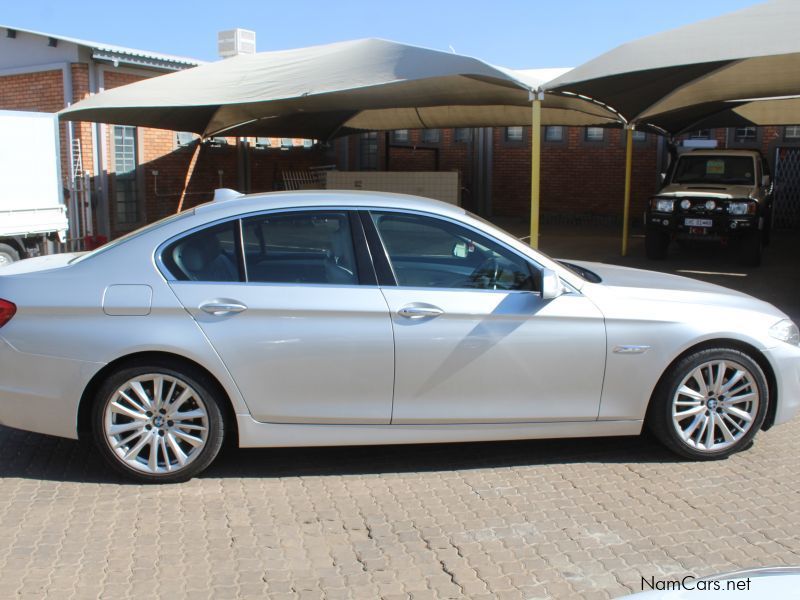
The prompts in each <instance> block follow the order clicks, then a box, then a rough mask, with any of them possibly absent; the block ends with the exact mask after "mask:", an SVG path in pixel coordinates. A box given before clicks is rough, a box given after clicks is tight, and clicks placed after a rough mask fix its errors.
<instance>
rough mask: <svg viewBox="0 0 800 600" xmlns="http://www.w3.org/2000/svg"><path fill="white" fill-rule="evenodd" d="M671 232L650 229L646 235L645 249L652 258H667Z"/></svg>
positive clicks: (648, 256)
mask: <svg viewBox="0 0 800 600" xmlns="http://www.w3.org/2000/svg"><path fill="white" fill-rule="evenodd" d="M668 248H669V234H668V233H665V232H663V231H659V230H658V229H648V230H647V231H646V232H645V235H644V249H645V253H646V254H647V258H649V259H650V260H663V259H665V258H667V249H668Z"/></svg>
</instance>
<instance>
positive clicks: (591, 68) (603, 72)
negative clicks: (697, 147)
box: [544, 0, 800, 133]
mask: <svg viewBox="0 0 800 600" xmlns="http://www.w3.org/2000/svg"><path fill="white" fill-rule="evenodd" d="M798 30H800V2H798V0H773V1H772V2H767V3H765V4H757V5H755V6H752V7H749V8H746V9H744V10H740V11H737V12H734V13H730V14H726V15H722V16H720V17H716V18H713V19H708V20H705V21H700V22H698V23H693V24H691V25H687V26H685V27H680V28H678V29H674V30H671V31H665V32H663V33H659V34H656V35H651V36H648V37H645V38H642V39H639V40H636V41H633V42H630V43H627V44H624V45H622V46H619V47H618V48H615V49H613V50H611V51H610V52H606V53H605V54H602V55H601V56H599V57H597V58H595V59H593V60H590V61H589V62H587V63H585V64H583V65H581V66H579V67H577V68H575V69H573V70H571V71H569V72H568V73H565V74H564V75H561V76H560V77H558V78H556V79H555V80H553V81H550V82H548V83H546V84H544V87H545V89H546V90H548V91H551V92H553V93H558V92H561V93H563V92H569V93H572V94H581V95H585V96H588V97H590V98H593V99H595V100H598V101H602V102H603V103H606V104H608V105H609V106H613V107H614V108H615V109H616V110H618V111H619V112H620V113H621V114H622V115H623V116H624V117H625V119H626V120H627V121H629V122H631V123H635V124H651V125H654V126H657V127H660V128H662V129H664V130H666V131H668V132H670V133H679V132H681V131H683V130H686V129H691V128H693V127H694V128H696V127H697V124H698V123H701V122H706V123H708V122H712V121H715V122H717V123H718V125H717V126H726V125H728V124H729V123H739V122H743V121H742V118H743V115H744V114H750V115H751V116H752V118H753V120H750V121H749V123H750V124H753V125H767V124H777V123H781V124H784V123H787V124H788V123H796V122H800V113H797V112H793V111H789V109H790V108H791V107H792V104H786V103H775V102H771V103H769V104H766V105H762V106H760V107H758V108H756V107H750V108H747V109H741V108H739V107H741V106H742V105H744V104H751V105H752V104H753V102H749V103H746V102H737V100H739V99H742V98H746V99H762V98H773V97H776V96H788V95H797V94H800V36H798V33H797V32H798ZM795 106H796V105H795ZM771 110H774V111H775V112H770V111H771Z"/></svg>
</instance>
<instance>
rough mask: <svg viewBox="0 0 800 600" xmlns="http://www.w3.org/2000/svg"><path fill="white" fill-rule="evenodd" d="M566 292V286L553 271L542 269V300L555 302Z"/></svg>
mask: <svg viewBox="0 0 800 600" xmlns="http://www.w3.org/2000/svg"><path fill="white" fill-rule="evenodd" d="M564 292H565V289H564V284H563V283H562V282H561V279H560V278H559V276H558V274H557V273H556V272H555V271H553V270H552V269H542V299H543V300H553V299H555V298H558V297H559V296H561V295H562V294H563V293H564Z"/></svg>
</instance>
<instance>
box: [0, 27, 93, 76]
mask: <svg viewBox="0 0 800 600" xmlns="http://www.w3.org/2000/svg"><path fill="white" fill-rule="evenodd" d="M65 62H78V46H77V45H76V44H71V43H68V42H63V41H61V40H59V42H58V46H56V47H55V48H51V47H50V46H48V45H47V37H44V36H39V35H32V34H30V33H23V32H21V31H18V32H17V37H16V38H9V37H8V36H7V30H6V29H5V28H2V27H0V74H2V71H4V70H8V69H23V68H24V67H35V66H39V65H52V64H57V63H65Z"/></svg>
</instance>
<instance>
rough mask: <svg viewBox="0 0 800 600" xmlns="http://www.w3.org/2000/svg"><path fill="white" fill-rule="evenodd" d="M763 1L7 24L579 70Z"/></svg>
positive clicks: (200, 3) (229, 9)
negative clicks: (377, 43) (346, 46)
mask: <svg viewBox="0 0 800 600" xmlns="http://www.w3.org/2000/svg"><path fill="white" fill-rule="evenodd" d="M757 3H758V2H756V1H755V0H669V1H667V2H655V1H653V0H603V1H601V0H544V1H543V0H527V1H525V0H481V1H476V0H461V1H454V0H393V1H386V0H326V1H325V0H280V1H278V0H227V1H226V0H216V1H212V0H195V1H186V0H160V1H154V0H132V1H129V2H120V1H116V2H114V1H109V0H103V1H100V0H83V1H82V0H70V1H65V0H24V1H20V0H0V24H2V25H5V26H9V27H18V28H20V29H33V30H36V31H41V32H44V33H51V34H56V35H64V36H68V37H77V38H82V39H87V40H92V41H98V42H105V43H108V44H116V45H119V46H128V47H131V48H139V49H142V50H150V51H153V52H162V53H167V54H177V55H180V56H188V57H191V58H197V59H202V60H215V59H216V58H217V52H216V34H217V32H218V31H220V30H224V29H232V28H235V27H242V28H246V29H252V30H254V31H255V32H256V36H257V37H256V40H257V42H256V43H257V48H258V51H259V52H263V51H267V50H282V49H286V48H297V47H301V46H310V45H315V44H324V43H329V42H336V41H342V40H349V39H357V38H364V37H380V38H385V39H390V40H394V41H398V42H405V43H409V44H416V45H419V46H426V47H429V48H435V49H438V50H453V51H455V52H458V53H459V54H466V55H470V56H475V57H478V58H481V59H483V60H485V61H487V62H490V63H492V64H496V65H502V66H506V67H511V68H542V67H573V66H577V65H579V64H581V63H582V62H585V61H587V60H589V59H591V58H593V57H595V56H597V55H598V54H601V53H602V52H605V51H606V50H610V49H611V48H613V47H615V46H618V45H619V44H622V43H625V42H627V41H631V40H634V39H637V38H640V37H643V36H646V35H649V34H651V33H657V32H660V31H664V30H667V29H672V28H674V27H679V26H681V25H685V24H688V23H692V22H695V21H699V20H702V19H706V18H710V17H715V16H718V15H721V14H724V13H727V12H732V11H734V10H737V9H740V8H744V7H746V6H751V5H753V4H757Z"/></svg>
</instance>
